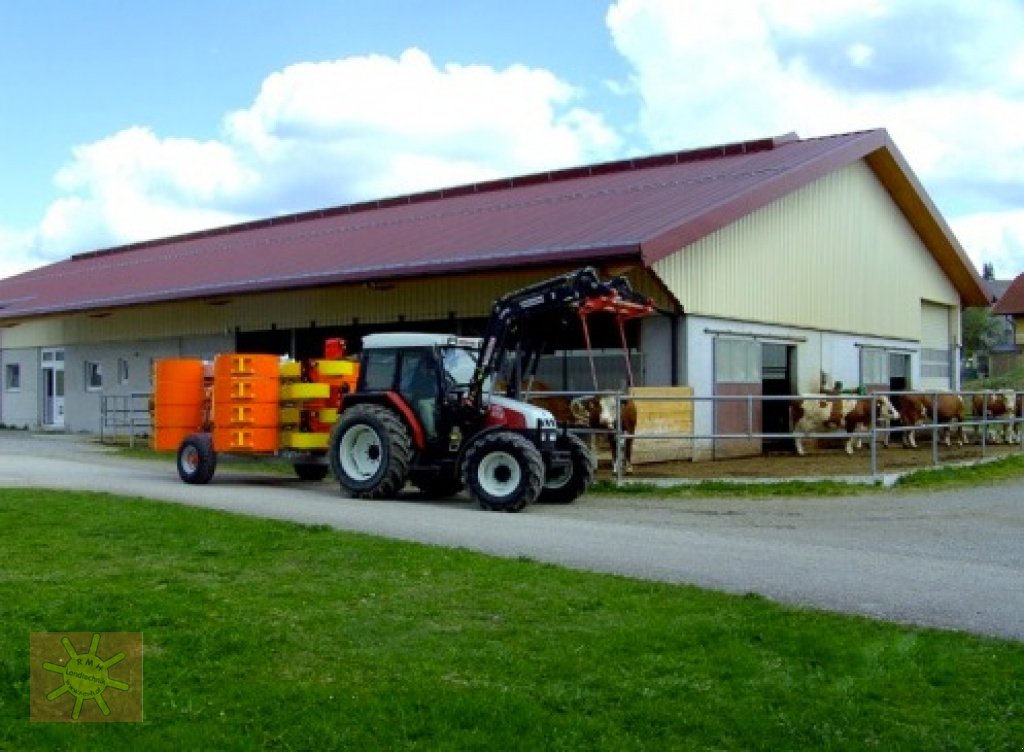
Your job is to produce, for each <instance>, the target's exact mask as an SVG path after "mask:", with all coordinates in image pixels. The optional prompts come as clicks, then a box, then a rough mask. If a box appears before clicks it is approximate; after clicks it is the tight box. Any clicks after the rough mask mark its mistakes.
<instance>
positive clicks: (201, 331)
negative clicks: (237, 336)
mask: <svg viewBox="0 0 1024 752" xmlns="http://www.w3.org/2000/svg"><path fill="white" fill-rule="evenodd" d="M566 270H568V268H566V269H555V270H550V269H547V270H540V271H536V270H535V271H530V272H527V271H514V270H509V271H503V272H496V273H494V274H489V275H479V276H474V277H436V278H430V279H423V280H407V281H399V282H396V283H395V284H394V286H393V287H388V288H386V289H369V288H367V287H366V286H364V285H348V286H345V287H325V288H312V289H308V290H296V291H291V292H279V293H263V294H258V295H249V296H232V297H229V298H217V299H213V300H211V301H183V302H181V303H167V304H161V305H149V306H134V307H131V308H125V309H111V310H109V311H103V312H99V313H97V312H91V313H81V314H73V315H69V316H60V317H53V318H44V319H37V320H34V321H27V322H24V323H21V324H18V325H17V326H14V327H11V328H9V329H5V330H4V340H3V341H4V347H31V346H34V347H48V346H62V345H68V344H73V343H90V342H128V341H133V340H145V339H151V338H166V337H172V336H174V337H195V336H210V335H213V336H217V335H220V336H224V335H228V334H232V333H233V332H234V331H235V329H236V328H238V329H241V330H242V331H257V330H263V329H272V328H277V329H293V328H305V327H308V326H310V325H311V323H314V322H315V324H316V326H321V327H323V326H338V325H347V324H351V323H352V322H353V319H359V323H360V324H370V325H372V324H375V323H385V322H394V321H396V320H399V318H400V317H404V319H405V320H406V321H410V322H414V321H430V320H437V319H445V318H448V317H449V316H450V315H452V314H453V313H454V315H455V316H456V317H457V318H464V317H465V318H468V317H478V316H486V315H487V314H488V313H489V312H490V308H491V305H492V303H493V302H494V300H495V298H497V297H499V296H501V295H504V294H505V293H507V292H510V291H513V290H516V289H518V288H520V287H525V286H527V285H529V284H532V283H534V282H537V281H539V280H542V279H546V278H548V277H549V276H552V275H554V274H557V273H561V272H562V271H566ZM629 277H630V281H631V282H633V283H634V286H635V287H636V288H637V289H638V290H640V291H642V292H644V293H645V294H648V295H653V296H655V297H656V298H657V301H658V303H659V305H662V306H667V305H669V303H668V301H667V299H666V297H665V295H664V292H663V291H662V289H661V288H660V287H658V286H657V284H656V283H655V282H654V280H653V279H652V278H651V277H650V276H649V275H648V274H647V273H646V272H644V271H642V270H640V271H638V270H633V271H632V273H630V274H629Z"/></svg>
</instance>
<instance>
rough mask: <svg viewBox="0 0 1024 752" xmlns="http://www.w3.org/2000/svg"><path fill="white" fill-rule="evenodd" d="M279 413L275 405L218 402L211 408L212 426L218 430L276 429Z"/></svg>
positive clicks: (266, 403)
mask: <svg viewBox="0 0 1024 752" xmlns="http://www.w3.org/2000/svg"><path fill="white" fill-rule="evenodd" d="M280 413H281V410H280V408H279V407H278V406H277V403H270V402H258V403H255V404H237V403H233V402H229V403H227V404H224V403H221V402H218V403H217V404H216V406H215V407H214V408H213V424H214V425H215V426H217V427H218V428H234V427H240V428H257V427H258V428H276V427H277V425H278V423H279V422H280Z"/></svg>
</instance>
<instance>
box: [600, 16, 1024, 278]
mask: <svg viewBox="0 0 1024 752" xmlns="http://www.w3.org/2000/svg"><path fill="white" fill-rule="evenodd" d="M607 23H608V27H609V30H610V31H611V34H612V38H613V42H614V44H615V46H616V47H617V49H618V50H619V51H620V52H621V54H622V55H624V56H625V57H626V58H627V60H628V61H629V62H630V63H631V65H632V67H633V69H634V77H633V81H632V83H633V87H634V89H635V90H636V91H637V93H638V94H639V96H640V98H641V100H642V105H641V106H642V111H641V119H640V128H641V132H642V133H643V134H644V136H645V137H646V139H647V142H648V144H649V145H650V147H651V148H653V149H655V150H672V149H681V148H688V147H692V146H703V145H708V144H714V143H722V142H726V141H733V140H744V139H749V138H760V137H764V136H769V135H776V134H781V133H785V132H789V131H797V132H798V133H799V134H800V135H801V136H805V137H807V136H816V135H825V134H831V133H842V132H848V131H854V130H861V129H866V128H876V127H885V128H887V129H888V130H889V132H890V134H891V135H892V137H893V139H894V141H895V142H896V144H897V146H898V147H899V148H900V150H901V151H902V152H903V153H904V154H905V155H906V157H907V159H908V161H909V163H910V165H911V167H912V168H913V169H914V171H915V173H917V175H918V176H919V177H920V178H921V180H922V182H923V183H924V184H925V186H926V188H927V190H928V191H929V192H930V193H931V195H932V196H933V198H935V200H936V202H937V203H938V204H939V206H940V209H941V210H942V211H943V213H944V214H945V215H946V217H947V219H949V220H950V223H951V225H953V226H954V227H956V228H961V227H962V228H969V229H970V232H968V230H967V229H965V230H964V235H963V236H962V237H961V240H962V242H964V245H965V247H966V248H967V250H968V253H969V254H970V255H971V257H972V259H973V260H974V261H975V264H976V265H977V266H978V267H979V268H980V267H981V263H982V262H983V261H993V262H995V265H996V272H997V274H1000V275H1001V276H1013V275H1016V274H1017V273H1019V272H1020V271H1022V270H1024V246H1022V244H1021V243H1020V239H1021V237H1022V235H1021V234H1020V233H1019V232H1018V231H1017V229H1014V228H1019V221H1018V220H1017V219H1016V215H1015V214H1014V213H1013V212H1015V211H1016V210H1017V209H1019V207H1020V206H1021V205H1022V204H1024V128H1021V127H1020V123H1024V52H1022V51H1021V48H1020V45H1019V40H1020V38H1021V36H1022V35H1024V7H1022V6H1021V5H1020V4H1019V3H1016V2H1014V1H1013V0H989V2H986V3H975V2H972V1H971V0H940V1H938V2H936V3H929V4H924V3H919V2H915V1H914V0H874V2H867V3H866V2H862V1H861V0H836V1H835V2H828V3H821V2H818V1H817V0H731V1H730V2H727V3H723V2H720V0H688V2H677V1H676V0H618V2H616V3H615V4H614V5H613V6H612V7H611V8H610V10H609V12H608V15H607ZM1004 213H1006V214H1005V215H1004ZM959 218H971V219H970V221H965V222H958V221H957V220H958V219H959ZM979 224H982V225H985V226H991V227H992V228H993V229H992V230H991V231H988V232H986V233H979V232H977V231H975V230H974V229H973V228H975V227H976V226H977V225H979ZM983 236H984V242H982V237H983ZM1015 239H1016V240H1015Z"/></svg>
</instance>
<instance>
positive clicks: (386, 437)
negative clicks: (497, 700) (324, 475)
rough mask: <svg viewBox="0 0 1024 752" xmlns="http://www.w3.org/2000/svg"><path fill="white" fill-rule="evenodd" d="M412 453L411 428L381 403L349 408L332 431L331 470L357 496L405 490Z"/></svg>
mask: <svg viewBox="0 0 1024 752" xmlns="http://www.w3.org/2000/svg"><path fill="white" fill-rule="evenodd" d="M412 454H413V450H412V439H411V438H410V437H409V429H408V428H407V427H406V425H405V423H403V422H402V420H401V419H400V418H399V417H398V416H397V415H395V414H394V413H393V412H392V411H391V410H388V409H387V408H386V407H381V406H380V405H355V406H354V407H351V408H349V409H348V410H346V411H345V412H344V413H342V415H341V419H340V420H339V421H338V423H337V425H335V426H334V430H333V431H331V443H330V451H329V452H328V457H329V458H330V463H331V470H332V471H333V472H334V475H335V476H336V477H337V478H338V482H339V483H341V487H342V488H344V489H345V490H346V491H348V492H349V493H350V494H351V495H352V496H355V497H357V498H361V499H381V498H384V497H387V496H394V495H395V494H397V493H398V492H399V491H401V490H402V486H404V485H405V480H406V478H407V477H408V476H409V465H410V463H411V462H412Z"/></svg>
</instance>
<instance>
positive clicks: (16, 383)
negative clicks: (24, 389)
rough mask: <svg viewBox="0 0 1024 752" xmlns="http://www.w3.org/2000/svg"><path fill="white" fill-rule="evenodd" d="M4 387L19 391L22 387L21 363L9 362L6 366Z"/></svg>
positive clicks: (10, 390)
mask: <svg viewBox="0 0 1024 752" xmlns="http://www.w3.org/2000/svg"><path fill="white" fill-rule="evenodd" d="M4 389H6V390H7V391H8V392H17V391H18V390H20V389H21V364H20V363H8V364H7V365H6V366H4Z"/></svg>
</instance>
